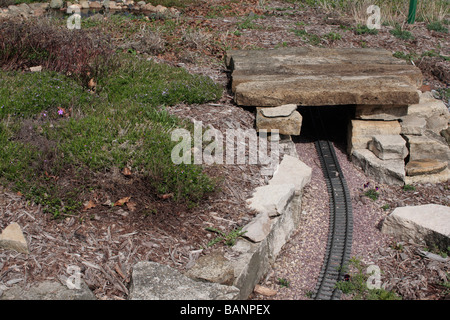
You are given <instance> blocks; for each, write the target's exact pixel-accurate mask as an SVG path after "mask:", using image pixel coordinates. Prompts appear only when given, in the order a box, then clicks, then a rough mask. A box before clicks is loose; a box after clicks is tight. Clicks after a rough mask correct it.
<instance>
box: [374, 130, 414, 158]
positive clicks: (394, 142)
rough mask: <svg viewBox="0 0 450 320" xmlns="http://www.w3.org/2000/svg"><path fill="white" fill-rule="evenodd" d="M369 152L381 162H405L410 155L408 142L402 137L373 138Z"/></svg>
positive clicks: (381, 136) (377, 136)
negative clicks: (407, 146)
mask: <svg viewBox="0 0 450 320" xmlns="http://www.w3.org/2000/svg"><path fill="white" fill-rule="evenodd" d="M369 150H370V151H372V152H373V153H374V154H375V155H376V156H377V157H378V158H380V159H381V160H403V159H405V158H406V156H407V155H408V148H406V141H405V139H403V138H402V137H401V136H400V135H376V136H373V138H372V140H371V141H370V142H369Z"/></svg>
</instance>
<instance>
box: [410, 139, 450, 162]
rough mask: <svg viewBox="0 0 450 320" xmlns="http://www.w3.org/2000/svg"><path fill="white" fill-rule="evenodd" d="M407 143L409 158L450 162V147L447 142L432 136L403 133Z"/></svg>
mask: <svg viewBox="0 0 450 320" xmlns="http://www.w3.org/2000/svg"><path fill="white" fill-rule="evenodd" d="M405 138H406V140H407V142H408V144H409V155H410V160H411V161H413V160H423V159H436V160H440V161H446V162H447V164H450V148H449V146H448V144H447V143H445V142H442V141H441V140H439V139H436V138H434V137H432V136H415V135H405Z"/></svg>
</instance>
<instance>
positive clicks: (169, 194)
mask: <svg viewBox="0 0 450 320" xmlns="http://www.w3.org/2000/svg"><path fill="white" fill-rule="evenodd" d="M172 197H173V193H166V194H163V195H158V198H160V199H169V198H172Z"/></svg>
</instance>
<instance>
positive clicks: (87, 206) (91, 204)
mask: <svg viewBox="0 0 450 320" xmlns="http://www.w3.org/2000/svg"><path fill="white" fill-rule="evenodd" d="M91 208H95V203H94V201H92V200H89V201H88V202H85V203H84V208H83V211H86V210H89V209H91Z"/></svg>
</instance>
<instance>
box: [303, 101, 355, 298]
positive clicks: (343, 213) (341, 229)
mask: <svg viewBox="0 0 450 320" xmlns="http://www.w3.org/2000/svg"><path fill="white" fill-rule="evenodd" d="M309 110H310V113H311V119H312V125H313V126H314V128H315V133H316V139H317V140H316V141H315V146H316V150H317V153H318V155H319V159H320V163H321V167H322V171H323V174H324V177H325V181H326V184H327V189H328V194H329V206H330V223H329V230H328V240H327V248H326V252H325V257H324V264H323V266H322V270H321V272H320V274H319V278H318V281H317V284H316V288H315V292H314V293H313V298H314V299H316V300H337V299H340V296H341V291H340V290H338V289H337V288H336V283H337V282H338V281H340V280H343V276H344V270H343V267H345V266H347V263H348V261H349V258H350V254H351V245H352V232H353V216H352V206H351V199H350V192H349V190H348V187H347V183H346V181H345V178H344V175H343V173H342V170H341V168H340V166H339V162H338V159H337V157H336V153H335V151H334V146H333V143H332V142H331V141H329V140H328V134H327V132H326V128H325V126H324V124H323V122H322V118H321V115H320V107H311V108H309Z"/></svg>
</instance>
